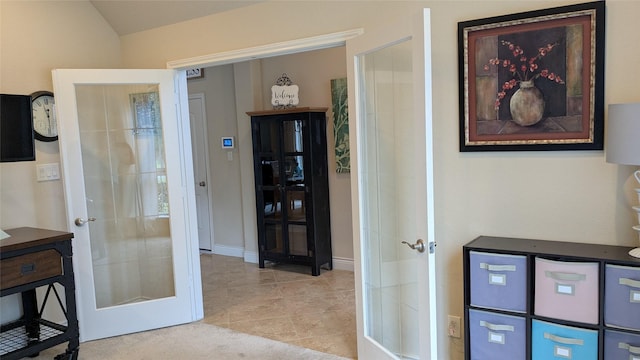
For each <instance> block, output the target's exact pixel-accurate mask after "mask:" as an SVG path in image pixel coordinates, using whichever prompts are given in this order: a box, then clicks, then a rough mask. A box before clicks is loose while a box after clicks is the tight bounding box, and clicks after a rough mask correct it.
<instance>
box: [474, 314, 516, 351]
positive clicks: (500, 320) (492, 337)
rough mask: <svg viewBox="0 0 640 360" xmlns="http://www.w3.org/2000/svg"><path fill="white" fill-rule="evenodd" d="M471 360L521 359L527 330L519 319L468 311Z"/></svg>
mask: <svg viewBox="0 0 640 360" xmlns="http://www.w3.org/2000/svg"><path fill="white" fill-rule="evenodd" d="M469 336H470V338H469V339H470V355H471V357H470V358H471V360H525V359H526V358H527V352H526V349H527V346H526V345H527V344H526V342H527V328H526V322H525V319H524V318H523V317H518V316H509V315H502V314H496V313H491V312H487V311H479V310H469Z"/></svg>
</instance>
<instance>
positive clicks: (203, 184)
mask: <svg viewBox="0 0 640 360" xmlns="http://www.w3.org/2000/svg"><path fill="white" fill-rule="evenodd" d="M198 185H200V186H206V185H207V184H206V183H205V182H204V181H200V183H199V184H198Z"/></svg>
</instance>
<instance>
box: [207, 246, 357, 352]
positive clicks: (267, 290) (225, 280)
mask: <svg viewBox="0 0 640 360" xmlns="http://www.w3.org/2000/svg"><path fill="white" fill-rule="evenodd" d="M200 263H201V268H202V291H203V293H204V316H205V318H204V322H206V323H209V324H213V325H217V326H221V327H225V328H229V329H233V330H236V331H240V332H243V333H247V334H252V335H257V336H261V337H265V338H270V339H274V340H278V341H282V342H286V343H289V344H293V345H297V346H302V347H305V348H309V349H313V350H318V351H322V352H325V353H330V354H335V355H339V356H343V357H346V358H351V359H356V358H357V347H356V319H355V290H354V278H353V273H352V272H349V271H344V270H331V271H328V270H322V273H321V275H320V276H311V269H310V268H309V267H307V266H296V265H281V264H269V266H267V267H266V268H264V269H260V268H259V267H258V265H257V264H251V263H245V262H244V261H243V259H241V258H236V257H229V256H222V255H214V254H201V255H200Z"/></svg>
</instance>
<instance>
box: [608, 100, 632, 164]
mask: <svg viewBox="0 0 640 360" xmlns="http://www.w3.org/2000/svg"><path fill="white" fill-rule="evenodd" d="M605 144H606V158H607V162H609V163H614V164H623V165H640V103H634V104H610V105H609V117H608V118H607V127H606V131H605Z"/></svg>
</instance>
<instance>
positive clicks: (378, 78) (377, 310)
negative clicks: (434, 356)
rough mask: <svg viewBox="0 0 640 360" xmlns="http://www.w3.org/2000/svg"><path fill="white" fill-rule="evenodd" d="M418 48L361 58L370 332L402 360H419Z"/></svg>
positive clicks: (398, 47)
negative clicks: (415, 193) (414, 51)
mask: <svg viewBox="0 0 640 360" xmlns="http://www.w3.org/2000/svg"><path fill="white" fill-rule="evenodd" d="M411 51H412V47H411V41H410V40H408V41H403V42H400V43H397V44H395V45H391V46H388V47H385V48H382V49H380V50H377V51H374V52H371V53H368V54H365V55H363V56H361V57H360V59H359V61H360V66H359V69H360V71H361V72H362V73H361V76H360V78H361V79H363V81H362V83H361V87H362V89H363V91H364V93H365V94H366V96H365V97H364V99H365V103H364V104H363V106H364V109H363V113H364V114H365V120H364V121H363V122H362V123H363V137H364V138H363V139H362V140H361V141H362V143H363V147H362V149H363V151H362V159H363V163H362V168H363V175H364V176H363V202H364V203H363V206H362V207H363V209H367V210H366V212H365V213H364V214H363V216H364V224H365V227H364V236H363V242H364V244H363V249H364V250H363V251H364V253H363V261H364V263H365V265H364V269H363V276H364V292H365V309H366V310H365V324H366V326H365V332H366V334H367V335H368V336H370V337H371V338H373V339H374V340H375V341H377V342H378V343H379V344H380V345H381V346H383V347H384V348H386V349H387V350H389V351H390V352H391V353H393V354H394V355H396V356H397V357H398V358H400V359H403V358H407V359H409V358H411V359H415V358H418V357H419V353H420V349H419V339H418V334H419V328H418V321H417V319H419V316H418V286H417V281H418V278H417V276H416V275H415V274H416V269H417V268H418V264H417V258H416V253H415V251H412V250H410V249H408V248H407V247H406V245H403V244H402V243H401V242H402V241H403V240H406V241H410V242H412V243H413V242H415V239H414V236H415V235H414V234H415V233H416V229H415V224H416V221H418V219H417V218H416V215H415V209H414V205H413V204H414V202H415V199H414V198H413V196H412V194H411V189H414V188H415V187H416V184H415V179H414V178H413V177H412V176H411V171H407V170H410V169H413V168H415V167H416V166H420V165H418V164H413V163H412V158H413V155H412V154H413V151H412V149H413V147H412V145H413V143H412V140H411V139H413V137H412V126H413V122H412V121H413V118H414V114H413V93H412V89H413V73H412V52H411Z"/></svg>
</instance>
